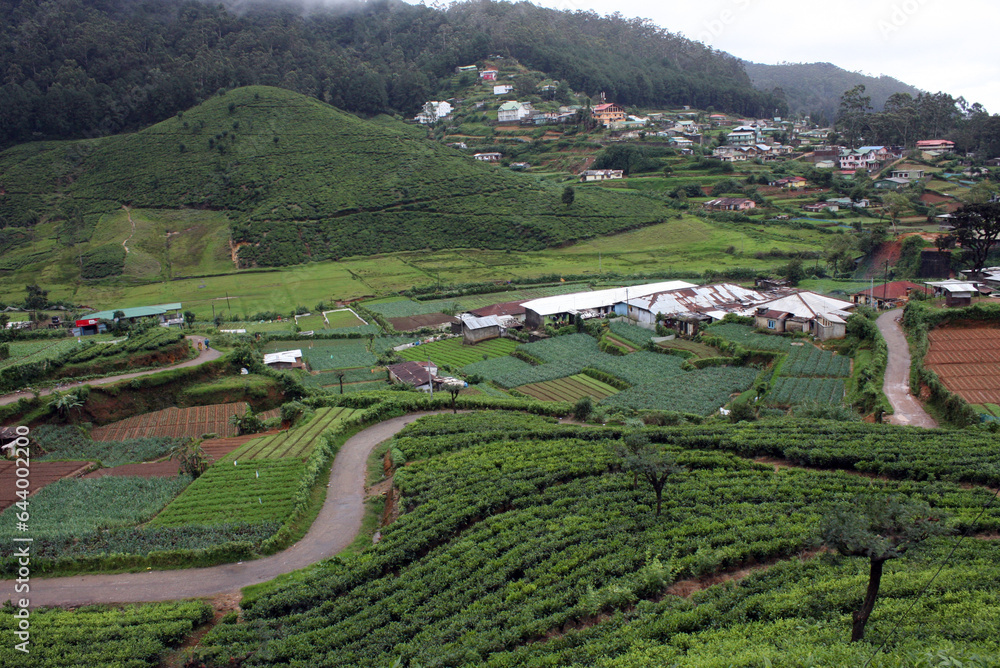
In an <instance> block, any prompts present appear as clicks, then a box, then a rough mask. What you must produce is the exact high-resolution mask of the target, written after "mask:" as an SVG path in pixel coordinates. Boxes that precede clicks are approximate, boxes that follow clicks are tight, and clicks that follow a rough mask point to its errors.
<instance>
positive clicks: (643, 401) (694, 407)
mask: <svg viewBox="0 0 1000 668" xmlns="http://www.w3.org/2000/svg"><path fill="white" fill-rule="evenodd" d="M636 354H638V353H633V355H636ZM633 355H629V357H632V356H633ZM757 373H758V372H757V370H756V369H754V368H751V367H724V366H722V367H709V368H707V369H700V370H698V371H689V372H687V373H685V374H683V375H682V376H674V377H672V378H664V379H663V380H652V381H648V382H645V383H640V384H636V385H633V386H632V387H630V388H628V389H626V390H622V391H621V392H619V393H618V394H616V395H614V396H611V397H608V398H607V399H605V400H604V401H603V402H601V403H602V405H605V406H624V407H628V408H634V409H636V410H640V409H656V410H671V411H679V412H682V413H695V414H698V415H709V414H710V413H714V412H715V411H717V410H718V409H719V407H720V406H722V405H724V404H725V403H726V402H728V401H729V399H730V398H731V396H732V395H734V394H738V393H740V392H744V391H745V390H747V389H748V388H749V387H750V386H751V385H752V384H753V381H754V379H755V378H756V377H757ZM623 377H624V376H623ZM841 386H843V381H841Z"/></svg>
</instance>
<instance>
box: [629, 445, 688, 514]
mask: <svg viewBox="0 0 1000 668" xmlns="http://www.w3.org/2000/svg"><path fill="white" fill-rule="evenodd" d="M618 454H619V456H621V457H622V460H623V461H622V467H623V468H624V469H625V470H626V471H631V472H632V473H633V474H634V476H635V477H634V478H633V481H632V484H633V486H634V485H635V484H636V482H637V481H638V478H639V477H642V478H643V479H644V480H646V482H648V483H649V484H650V486H652V488H653V493H654V494H656V516H657V517H659V516H660V509H661V508H662V506H663V487H664V486H665V485H666V483H667V479H668V478H670V476H672V475H673V474H675V473H678V472H680V471H683V470H684V469H683V467H681V466H678V465H677V460H676V459H675V458H674V456H673V455H672V454H670V453H668V452H664V451H663V449H662V448H660V447H659V446H656V445H653V444H652V443H650V442H649V439H648V438H647V437H646V435H645V434H642V433H640V432H635V433H632V434H628V435H626V437H625V439H624V442H623V445H622V446H620V447H619V449H618Z"/></svg>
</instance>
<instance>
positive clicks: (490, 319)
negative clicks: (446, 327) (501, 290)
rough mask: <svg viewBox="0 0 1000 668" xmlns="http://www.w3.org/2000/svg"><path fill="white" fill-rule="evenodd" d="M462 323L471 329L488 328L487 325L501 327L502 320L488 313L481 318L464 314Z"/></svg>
mask: <svg viewBox="0 0 1000 668" xmlns="http://www.w3.org/2000/svg"><path fill="white" fill-rule="evenodd" d="M462 324H463V325H465V326H466V327H468V328H469V329H486V328H487V327H499V326H500V321H499V320H497V317H496V316H495V315H486V316H483V317H481V318H477V317H476V316H474V315H464V316H462Z"/></svg>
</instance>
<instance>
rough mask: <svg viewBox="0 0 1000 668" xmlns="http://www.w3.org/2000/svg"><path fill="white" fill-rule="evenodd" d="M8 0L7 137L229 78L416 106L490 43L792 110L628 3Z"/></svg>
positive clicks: (560, 64)
mask: <svg viewBox="0 0 1000 668" xmlns="http://www.w3.org/2000/svg"><path fill="white" fill-rule="evenodd" d="M304 7H305V5H302V4H297V0H288V1H282V2H277V3H275V2H268V3H263V2H251V3H244V2H239V3H236V2H230V3H229V5H226V4H225V3H208V2H199V1H197V0H146V1H145V2H141V3H135V2H128V1H126V0H26V1H23V2H21V1H15V0H0V53H2V54H3V67H2V71H0V99H3V100H4V104H3V105H0V146H9V145H11V144H14V143H19V142H24V141H30V140H37V139H65V138H80V137H96V136H104V135H109V134H116V133H119V132H123V131H128V130H136V129H139V128H141V127H145V126H147V125H150V124H152V123H155V122H158V121H161V120H164V119H165V118H168V117H170V116H171V115H173V114H174V113H176V112H177V111H180V110H183V109H187V108H189V107H191V106H193V105H195V104H197V103H198V102H200V101H202V100H205V99H207V98H208V97H210V96H211V95H213V94H214V93H216V92H217V91H218V90H219V89H220V88H233V87H238V86H245V85H254V84H262V85H270V86H278V87H282V88H286V89H289V90H293V91H295V92H299V93H302V94H304V95H308V96H310V97H315V98H317V99H320V100H322V101H325V102H328V103H330V104H332V105H334V106H336V107H338V108H342V109H345V110H348V111H352V112H359V113H363V114H375V113H379V112H398V113H401V114H404V115H410V114H412V113H414V112H415V111H416V110H417V108H418V107H419V105H421V104H422V103H423V102H424V101H426V100H427V99H430V98H431V97H433V96H434V95H435V94H436V93H437V92H438V91H439V90H440V89H441V86H442V83H443V81H444V80H445V79H447V78H448V77H450V76H451V74H452V73H453V71H454V68H455V67H456V66H458V65H467V64H470V63H472V62H475V61H477V60H481V59H484V58H486V57H487V56H489V55H492V54H502V55H506V56H510V57H514V58H517V59H518V60H520V61H521V62H523V63H524V64H526V65H527V66H529V67H531V68H533V69H536V70H542V71H544V72H547V73H549V74H550V75H551V76H554V77H558V78H561V79H563V80H565V81H566V82H567V83H568V84H569V85H570V86H571V87H572V88H573V89H575V90H580V91H583V92H586V93H587V94H589V95H597V94H599V93H601V92H604V93H606V95H607V97H608V99H609V100H614V101H616V102H619V103H621V104H626V105H646V106H669V105H682V104H687V105H691V106H695V107H699V108H706V107H709V106H712V107H714V108H716V109H718V110H724V111H732V112H734V113H738V114H749V115H758V114H762V113H768V114H770V113H771V112H772V111H773V109H775V108H779V109H780V110H784V108H785V103H784V101H783V100H781V99H778V98H775V97H774V96H773V95H772V94H771V93H767V92H761V91H758V90H756V89H754V88H753V86H752V85H751V83H750V79H749V77H747V75H746V73H745V72H744V71H743V67H742V65H741V63H740V61H739V60H738V59H736V58H734V57H732V56H730V55H728V54H724V53H720V52H718V51H714V50H713V49H711V48H709V47H706V46H705V45H703V44H700V43H697V42H692V41H690V40H687V39H685V38H683V37H680V36H678V35H675V34H672V33H669V32H667V31H666V30H663V29H661V28H658V27H656V26H654V25H653V24H651V23H649V22H648V21H645V20H642V19H627V18H624V17H622V16H621V15H619V14H615V15H613V16H609V17H600V16H598V15H597V14H595V13H593V12H575V13H571V12H560V11H555V10H551V9H544V8H540V7H535V6H534V5H531V4H530V3H527V2H520V3H509V2H494V1H492V0H473V1H471V2H466V3H460V4H455V5H452V6H450V7H448V8H447V9H437V8H432V7H426V6H423V5H409V4H406V3H404V2H401V1H400V0H373V1H370V2H357V1H355V0H350V1H348V2H346V3H341V4H338V5H336V6H335V7H331V8H326V9H323V8H316V7H315V5H312V6H311V7H312V9H310V10H309V11H305V9H304Z"/></svg>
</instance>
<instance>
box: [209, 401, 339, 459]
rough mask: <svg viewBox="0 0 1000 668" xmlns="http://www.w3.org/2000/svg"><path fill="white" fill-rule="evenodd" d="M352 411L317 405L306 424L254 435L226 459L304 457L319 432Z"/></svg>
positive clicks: (306, 455)
mask: <svg viewBox="0 0 1000 668" xmlns="http://www.w3.org/2000/svg"><path fill="white" fill-rule="evenodd" d="M355 412H356V411H354V410H353V409H351V408H341V407H333V408H319V409H317V410H316V415H314V416H313V418H312V419H311V420H309V422H307V423H306V424H305V425H303V426H301V427H296V428H295V429H289V430H288V431H283V432H280V433H277V434H274V435H272V436H262V437H260V438H255V439H254V440H252V441H249V442H247V443H245V444H244V445H243V446H242V447H241V448H240V449H238V450H236V451H235V452H232V453H230V454H229V455H228V456H227V457H226V459H225V461H226V462H231V461H234V460H235V461H243V460H246V461H250V460H257V459H279V458H282V457H298V458H300V459H305V458H307V457H308V456H309V453H311V452H312V449H313V447H314V446H315V445H316V439H318V438H319V437H320V434H322V433H323V432H324V431H326V430H327V429H329V428H331V427H333V426H334V425H336V424H337V423H339V422H343V421H344V420H346V419H347V418H349V417H351V415H353V414H354V413H355Z"/></svg>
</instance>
